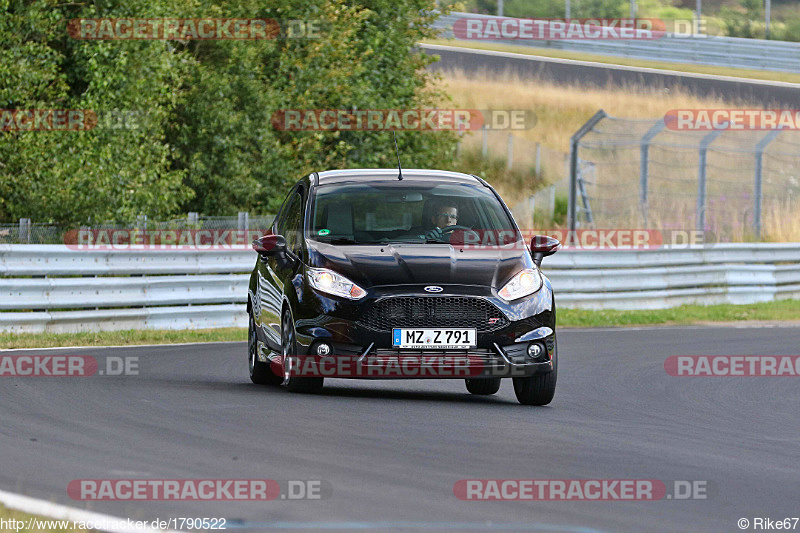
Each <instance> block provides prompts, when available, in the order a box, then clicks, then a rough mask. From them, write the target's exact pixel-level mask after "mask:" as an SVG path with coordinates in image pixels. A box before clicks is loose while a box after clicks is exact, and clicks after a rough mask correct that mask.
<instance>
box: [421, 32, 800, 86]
mask: <svg viewBox="0 0 800 533" xmlns="http://www.w3.org/2000/svg"><path fill="white" fill-rule="evenodd" d="M423 42H424V43H425V44H438V45H446V46H459V47H461V48H474V49H477V50H494V51H498V52H513V53H516V54H524V55H529V56H540V57H553V58H558V59H575V60H578V61H594V62H595V63H606V64H611V65H623V66H628V67H644V68H654V69H659V70H675V71H678V72H689V73H694V74H712V75H715V76H734V77H737V78H751V79H754V80H769V81H784V82H789V83H800V74H794V73H791V72H772V71H769V70H751V69H743V68H733V67H715V66H713V65H693V64H689V63H669V62H666V61H649V60H646V59H631V58H627V57H613V56H604V55H599V54H586V53H583V52H569V51H565V50H551V49H549V48H535V47H530V46H517V45H508V44H496V43H484V42H477V41H476V42H463V41H458V40H455V39H432V40H427V41H423Z"/></svg>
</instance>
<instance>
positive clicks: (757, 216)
mask: <svg viewBox="0 0 800 533" xmlns="http://www.w3.org/2000/svg"><path fill="white" fill-rule="evenodd" d="M780 132H781V130H772V131H771V132H769V133H767V134H766V135H764V137H763V138H762V139H761V140H760V141H758V144H756V171H755V185H754V190H753V202H754V206H753V229H755V232H756V238H757V239H759V240H761V203H762V200H763V195H762V193H761V175H762V171H763V161H764V150H766V148H767V145H768V144H769V143H771V142H772V141H773V140H775V137H777V136H778V134H779V133H780Z"/></svg>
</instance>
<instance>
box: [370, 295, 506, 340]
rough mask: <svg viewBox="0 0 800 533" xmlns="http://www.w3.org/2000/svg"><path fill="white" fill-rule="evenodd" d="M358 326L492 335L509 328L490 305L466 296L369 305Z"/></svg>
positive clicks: (401, 298) (394, 299)
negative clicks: (459, 330) (465, 330)
mask: <svg viewBox="0 0 800 533" xmlns="http://www.w3.org/2000/svg"><path fill="white" fill-rule="evenodd" d="M361 323H362V324H363V325H365V326H366V327H368V328H370V329H374V330H378V331H389V330H391V329H392V328H475V329H477V330H478V331H481V332H482V331H493V330H496V329H500V328H502V327H505V326H507V325H508V324H509V321H508V318H506V316H505V315H504V314H503V313H502V311H500V309H498V308H497V307H495V306H494V305H493V304H492V303H491V302H489V301H487V300H485V299H483V298H475V297H469V296H397V297H392V298H384V299H383V300H379V301H377V302H375V303H374V304H372V306H370V308H369V309H368V310H367V311H366V313H365V314H364V318H363V320H361Z"/></svg>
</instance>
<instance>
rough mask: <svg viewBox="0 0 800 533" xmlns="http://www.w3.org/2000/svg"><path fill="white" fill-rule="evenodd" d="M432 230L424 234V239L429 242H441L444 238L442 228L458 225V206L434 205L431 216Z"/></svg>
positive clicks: (452, 204)
mask: <svg viewBox="0 0 800 533" xmlns="http://www.w3.org/2000/svg"><path fill="white" fill-rule="evenodd" d="M431 224H432V225H433V226H434V227H433V229H430V230H428V231H427V232H425V238H426V239H430V240H441V239H442V237H443V236H444V235H443V233H442V228H446V227H447V226H455V225H457V224H458V206H456V205H455V203H452V202H451V203H448V202H440V203H438V204H436V206H435V207H434V209H433V215H431Z"/></svg>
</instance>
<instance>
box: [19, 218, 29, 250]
mask: <svg viewBox="0 0 800 533" xmlns="http://www.w3.org/2000/svg"><path fill="white" fill-rule="evenodd" d="M19 242H20V243H27V244H30V243H31V219H29V218H21V219H19Z"/></svg>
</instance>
